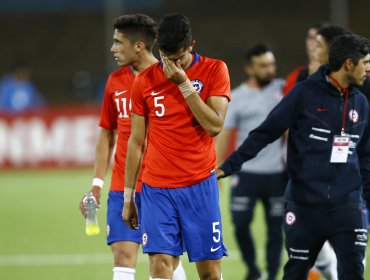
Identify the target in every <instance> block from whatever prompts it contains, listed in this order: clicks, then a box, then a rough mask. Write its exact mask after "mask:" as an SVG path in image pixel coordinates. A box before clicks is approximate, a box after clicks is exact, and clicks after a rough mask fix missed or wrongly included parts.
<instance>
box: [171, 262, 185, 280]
mask: <svg viewBox="0 0 370 280" xmlns="http://www.w3.org/2000/svg"><path fill="white" fill-rule="evenodd" d="M172 280H186V274H185V270H184V268H183V266H182V263H181V261H179V264H178V266H177V267H176V269H175V270H174V271H173V276H172Z"/></svg>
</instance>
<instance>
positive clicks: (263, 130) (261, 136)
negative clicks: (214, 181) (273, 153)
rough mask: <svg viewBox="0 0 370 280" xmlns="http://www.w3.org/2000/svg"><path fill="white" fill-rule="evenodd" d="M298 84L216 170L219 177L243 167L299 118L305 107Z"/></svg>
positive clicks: (305, 101) (305, 102)
mask: <svg viewBox="0 0 370 280" xmlns="http://www.w3.org/2000/svg"><path fill="white" fill-rule="evenodd" d="M300 88H301V87H300V86H296V87H294V88H293V89H292V91H291V92H290V93H289V94H288V95H286V96H285V97H284V98H283V100H281V101H280V103H278V104H277V106H275V108H274V109H273V110H272V111H271V112H270V114H269V115H268V116H267V118H266V119H265V120H264V121H263V122H262V124H261V125H260V126H258V127H257V128H255V129H254V130H252V131H251V132H250V133H249V135H248V137H247V138H246V139H245V140H244V142H243V143H242V144H241V145H240V146H239V147H238V149H237V150H236V151H234V152H233V153H232V154H231V155H230V156H229V157H228V158H227V159H226V160H225V162H224V163H223V164H222V165H221V166H220V167H219V168H218V169H217V170H216V175H217V178H223V177H227V176H229V175H231V174H233V173H234V172H235V171H238V170H240V169H241V167H242V165H243V163H244V162H246V161H248V160H250V159H252V158H254V157H256V156H257V154H258V153H259V152H260V151H261V150H262V149H263V148H264V147H266V146H267V145H268V144H270V143H272V142H274V141H275V140H276V139H278V138H279V137H281V136H282V134H283V133H284V132H285V131H286V130H287V129H288V128H289V127H290V126H291V125H292V124H293V123H294V122H295V121H296V120H297V119H298V115H299V114H300V112H301V111H302V110H303V108H304V104H307V103H308V102H309V101H308V100H304V101H303V97H302V96H303V94H302V93H301V92H300Z"/></svg>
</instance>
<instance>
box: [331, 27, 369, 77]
mask: <svg viewBox="0 0 370 280" xmlns="http://www.w3.org/2000/svg"><path fill="white" fill-rule="evenodd" d="M369 53H370V43H369V40H368V39H366V38H364V37H362V36H359V35H356V34H345V35H340V36H337V37H335V38H334V40H333V41H332V44H331V46H330V49H329V68H330V70H331V71H338V70H339V69H340V68H341V67H342V65H343V63H344V62H345V61H346V60H347V59H352V61H353V63H354V64H355V65H357V63H358V61H359V60H360V59H361V58H363V57H364V56H366V55H367V54H369Z"/></svg>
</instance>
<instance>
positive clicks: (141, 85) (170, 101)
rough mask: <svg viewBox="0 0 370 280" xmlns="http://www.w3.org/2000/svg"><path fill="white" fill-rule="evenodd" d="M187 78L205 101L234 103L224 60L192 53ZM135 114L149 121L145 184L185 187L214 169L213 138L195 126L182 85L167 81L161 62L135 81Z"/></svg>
mask: <svg viewBox="0 0 370 280" xmlns="http://www.w3.org/2000/svg"><path fill="white" fill-rule="evenodd" d="M186 75H187V76H188V77H189V79H190V81H191V82H192V84H193V85H194V87H195V89H196V91H197V94H199V96H200V97H201V99H202V100H203V101H204V102H206V101H207V99H208V98H209V97H211V96H224V97H226V98H227V99H228V100H230V78H229V73H228V70H227V67H226V65H225V63H224V62H223V61H221V60H216V59H211V58H207V57H203V56H200V55H198V54H196V53H194V54H193V63H192V64H191V66H190V67H189V68H188V69H187V70H186ZM132 112H133V113H135V114H137V115H141V116H145V117H146V118H147V119H148V121H149V129H148V145H147V150H146V154H145V160H144V162H145V170H144V172H143V182H144V183H146V184H148V185H150V186H152V187H159V188H178V187H186V186H191V185H194V184H197V183H199V182H201V181H203V180H204V179H205V178H207V177H209V176H210V175H211V173H212V172H213V171H214V170H215V168H216V153H215V149H214V142H213V138H212V137H211V136H209V135H208V133H207V132H206V131H205V130H204V129H203V128H202V127H201V125H200V124H199V123H198V122H197V120H196V119H195V117H194V116H193V114H192V112H191V110H190V108H189V106H188V104H187V103H186V101H185V99H184V97H183V96H182V94H181V92H180V90H179V89H178V86H177V85H176V84H175V83H174V82H172V81H170V80H168V79H167V78H166V77H165V75H164V73H163V67H162V64H161V62H159V63H156V64H154V65H153V66H151V67H149V68H148V69H146V70H145V71H143V72H142V73H140V74H139V75H138V76H137V78H136V80H135V82H134V85H133V87H132Z"/></svg>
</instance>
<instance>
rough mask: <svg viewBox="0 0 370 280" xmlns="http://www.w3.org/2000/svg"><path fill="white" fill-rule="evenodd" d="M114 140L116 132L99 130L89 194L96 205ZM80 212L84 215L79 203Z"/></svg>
mask: <svg viewBox="0 0 370 280" xmlns="http://www.w3.org/2000/svg"><path fill="white" fill-rule="evenodd" d="M115 139H116V130H108V129H105V128H101V129H100V134H99V138H98V141H97V143H96V151H95V164H94V180H93V186H92V188H91V192H92V193H93V195H94V197H95V199H96V201H97V203H98V205H100V196H101V189H102V184H103V180H104V178H105V176H106V174H107V170H108V167H109V163H110V160H111V157H112V153H113V149H114V145H115V143H116V140H115ZM97 179H98V180H97ZM99 180H100V181H99ZM80 210H81V213H82V214H83V215H84V210H83V204H82V201H81V202H80Z"/></svg>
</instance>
